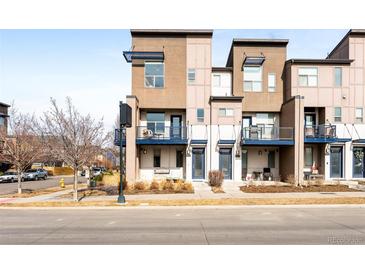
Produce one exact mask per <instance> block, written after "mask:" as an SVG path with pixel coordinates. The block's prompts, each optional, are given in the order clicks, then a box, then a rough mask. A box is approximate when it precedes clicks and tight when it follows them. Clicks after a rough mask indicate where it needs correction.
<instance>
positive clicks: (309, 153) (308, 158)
mask: <svg viewBox="0 0 365 274" xmlns="http://www.w3.org/2000/svg"><path fill="white" fill-rule="evenodd" d="M304 164H305V166H307V167H309V166H312V165H313V150H312V147H305V149H304Z"/></svg>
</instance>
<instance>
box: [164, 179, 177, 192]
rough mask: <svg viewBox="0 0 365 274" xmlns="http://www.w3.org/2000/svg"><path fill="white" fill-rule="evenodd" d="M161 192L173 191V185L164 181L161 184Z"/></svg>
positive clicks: (171, 182)
mask: <svg viewBox="0 0 365 274" xmlns="http://www.w3.org/2000/svg"><path fill="white" fill-rule="evenodd" d="M162 189H163V190H174V183H173V181H171V180H166V181H163V182H162Z"/></svg>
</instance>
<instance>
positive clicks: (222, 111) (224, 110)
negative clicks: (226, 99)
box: [219, 108, 233, 117]
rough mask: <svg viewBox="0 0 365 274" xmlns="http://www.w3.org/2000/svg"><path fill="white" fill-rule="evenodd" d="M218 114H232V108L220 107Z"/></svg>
mask: <svg viewBox="0 0 365 274" xmlns="http://www.w3.org/2000/svg"><path fill="white" fill-rule="evenodd" d="M219 116H223V117H224V116H233V108H220V109H219Z"/></svg>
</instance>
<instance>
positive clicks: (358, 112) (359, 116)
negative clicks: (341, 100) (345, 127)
mask: <svg viewBox="0 0 365 274" xmlns="http://www.w3.org/2000/svg"><path fill="white" fill-rule="evenodd" d="M355 116H356V117H355V118H356V123H362V121H363V110H362V108H356V110H355Z"/></svg>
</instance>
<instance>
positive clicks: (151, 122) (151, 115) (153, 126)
mask: <svg viewBox="0 0 365 274" xmlns="http://www.w3.org/2000/svg"><path fill="white" fill-rule="evenodd" d="M147 129H149V130H152V132H154V133H164V132H165V113H163V112H148V113H147Z"/></svg>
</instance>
